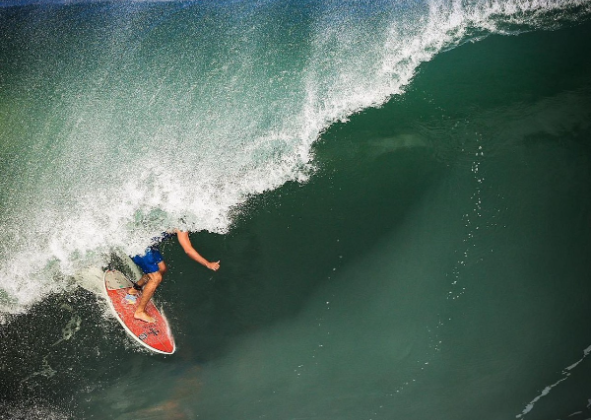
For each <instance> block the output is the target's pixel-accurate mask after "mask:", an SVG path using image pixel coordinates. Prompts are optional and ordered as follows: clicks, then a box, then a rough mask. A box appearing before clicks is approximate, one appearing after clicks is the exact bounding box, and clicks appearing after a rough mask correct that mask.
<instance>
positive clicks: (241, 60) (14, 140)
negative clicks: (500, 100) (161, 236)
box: [0, 0, 591, 314]
mask: <svg viewBox="0 0 591 420" xmlns="http://www.w3.org/2000/svg"><path fill="white" fill-rule="evenodd" d="M24 3H26V2H13V3H12V5H18V6H22V5H23V4H24ZM59 3H60V2H48V3H47V4H45V5H38V6H27V7H5V8H2V9H0V28H2V29H0V32H1V34H2V38H3V40H5V42H3V43H2V44H3V45H2V46H1V47H0V60H1V61H2V62H3V63H6V65H3V66H2V68H0V86H1V89H0V92H2V93H1V97H2V101H1V102H0V121H1V122H2V123H1V138H2V141H1V143H0V152H1V153H0V168H1V169H2V172H3V177H2V178H1V179H0V224H1V226H2V232H4V241H3V243H2V246H1V247H0V313H4V314H7V313H19V312H23V311H26V310H27V308H28V307H29V306H30V305H31V304H33V303H35V302H37V301H39V299H41V298H42V297H43V296H44V295H45V294H46V293H48V292H51V291H59V290H62V289H63V288H64V287H67V286H68V285H69V284H70V280H68V276H69V275H71V274H74V273H75V272H76V271H77V270H79V269H81V268H82V267H85V266H88V265H93V264H100V263H101V262H102V260H103V258H104V257H103V255H104V253H105V252H107V251H108V250H109V249H111V248H113V247H119V248H123V249H124V250H125V251H127V252H129V253H133V252H139V251H140V250H141V249H143V248H144V247H145V246H146V245H147V244H148V242H149V240H150V239H149V238H152V237H154V236H155V235H157V234H158V233H160V232H162V231H163V230H166V229H169V228H171V227H182V228H186V229H191V230H208V231H211V232H218V233H224V232H227V231H228V229H230V227H231V224H232V216H231V215H232V214H234V212H235V211H236V209H239V207H240V205H241V204H242V203H244V202H245V200H246V199H247V198H248V197H249V196H251V195H256V194H260V193H262V192H264V191H267V190H272V189H275V188H278V187H279V186H281V185H283V184H284V183H286V182H288V181H297V182H305V181H306V179H308V177H309V176H310V175H311V174H312V173H313V170H314V160H313V153H312V145H313V143H314V142H315V141H316V140H317V139H318V137H319V136H320V135H321V133H322V132H323V131H324V130H325V129H326V128H327V127H328V126H329V125H330V124H332V123H334V122H336V121H344V120H346V119H347V118H348V117H349V116H350V115H351V114H353V113H355V112H358V111H360V110H362V109H365V108H368V107H374V106H380V105H381V104H383V103H385V102H386V101H388V100H389V99H390V98H391V97H392V96H393V95H400V94H403V93H404V89H405V87H406V86H407V85H408V84H409V83H410V82H411V80H412V78H413V76H414V74H415V72H416V71H417V68H418V67H419V65H420V64H421V63H422V62H425V61H428V60H430V59H431V58H432V57H433V56H434V55H436V54H438V53H440V52H442V51H445V50H446V49H450V48H453V47H455V46H457V45H459V44H461V43H464V42H467V41H475V40H478V39H479V38H481V37H484V36H486V35H488V34H490V33H505V34H517V33H519V32H521V31H526V30H537V29H554V28H555V27H556V26H557V25H563V24H565V22H572V21H576V20H578V19H584V18H586V17H587V16H588V15H589V12H590V11H591V6H590V4H591V3H590V2H588V1H578V0H577V1H575V0H573V1H561V2H556V1H516V0H511V1H505V0H499V1H481V2H478V1H475V2H465V1H439V0H432V1H424V2H415V1H407V2H398V1H396V2H394V1H378V2H374V1H367V2H355V3H352V4H343V3H342V2H339V1H323V2H313V3H312V2H293V3H292V4H286V3H284V2H278V1H267V2H257V3H255V4H250V2H223V3H211V4H203V3H197V4H195V3H178V2H164V3H162V2H136V3H133V4H126V5H119V4H108V3H106V4H105V3H94V2H79V4H76V5H71V4H68V5H64V4H59ZM68 3H70V2H68ZM8 5H9V6H10V5H11V4H10V3H9V4H8Z"/></svg>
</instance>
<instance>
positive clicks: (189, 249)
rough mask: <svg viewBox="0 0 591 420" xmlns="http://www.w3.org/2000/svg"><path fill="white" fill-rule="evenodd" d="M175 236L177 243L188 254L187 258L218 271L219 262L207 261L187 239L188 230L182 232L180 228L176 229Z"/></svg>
mask: <svg viewBox="0 0 591 420" xmlns="http://www.w3.org/2000/svg"><path fill="white" fill-rule="evenodd" d="M177 238H178V240H179V244H181V247H182V248H183V250H184V251H185V253H186V254H187V255H188V256H189V258H191V259H193V260H195V261H197V262H198V263H199V264H201V265H204V266H205V267H207V268H209V269H210V270H213V271H218V270H219V268H220V262H219V261H217V262H210V261H207V260H206V259H205V258H203V257H202V256H201V254H199V253H198V252H197V251H196V250H195V248H193V245H192V244H191V240H190V239H189V232H183V231H181V230H177Z"/></svg>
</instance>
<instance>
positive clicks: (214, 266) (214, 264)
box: [205, 261, 220, 271]
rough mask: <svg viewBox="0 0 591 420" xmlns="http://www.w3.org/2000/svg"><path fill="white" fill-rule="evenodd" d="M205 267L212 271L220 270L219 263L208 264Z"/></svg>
mask: <svg viewBox="0 0 591 420" xmlns="http://www.w3.org/2000/svg"><path fill="white" fill-rule="evenodd" d="M205 266H206V267H207V268H209V269H210V270H212V271H218V270H219V269H220V262H219V261H216V262H208V263H207V264H206V265H205Z"/></svg>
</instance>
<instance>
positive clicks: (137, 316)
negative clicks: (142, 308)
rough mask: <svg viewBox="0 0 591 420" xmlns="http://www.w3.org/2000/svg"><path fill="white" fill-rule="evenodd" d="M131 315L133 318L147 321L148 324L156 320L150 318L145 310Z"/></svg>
mask: <svg viewBox="0 0 591 420" xmlns="http://www.w3.org/2000/svg"><path fill="white" fill-rule="evenodd" d="M133 317H134V318H135V319H139V320H140V321H144V322H147V323H149V324H152V323H154V322H156V319H154V318H152V317H151V316H150V315H148V314H147V313H145V312H136V313H134V314H133Z"/></svg>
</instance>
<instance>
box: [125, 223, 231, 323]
mask: <svg viewBox="0 0 591 420" xmlns="http://www.w3.org/2000/svg"><path fill="white" fill-rule="evenodd" d="M174 233H175V234H176V236H177V239H178V241H179V244H180V245H181V247H182V248H183V250H184V251H185V253H186V254H187V255H188V256H189V258H191V259H193V260H195V261H197V262H198V263H199V264H201V265H203V266H205V267H207V268H209V269H210V270H212V271H218V270H219V268H220V262H219V261H217V262H210V261H208V260H207V259H205V258H203V257H202V256H201V255H200V254H199V253H198V252H197V251H196V250H195V248H193V245H192V244H191V240H190V239H189V232H185V231H182V230H178V229H175V231H174ZM169 236H172V235H171V234H167V235H165V236H164V237H163V238H161V240H162V239H166V238H167V237H169ZM132 260H133V262H135V263H136V264H137V265H138V266H139V267H140V268H141V269H142V271H143V272H144V275H143V276H142V278H141V279H139V280H138V282H137V283H135V284H134V286H133V287H131V288H130V289H129V290H128V292H127V293H128V294H129V295H131V296H132V297H133V298H135V299H133V298H132V299H133V300H134V301H135V300H137V294H138V293H139V291H140V290H142V289H143V293H142V296H141V298H140V303H139V304H138V306H137V308H136V310H135V313H134V315H133V317H134V318H135V319H139V320H141V321H144V322H154V321H155V320H154V318H152V317H151V316H150V315H148V314H147V313H146V305H147V304H148V302H149V301H150V299H152V296H154V292H155V291H156V288H157V287H158V285H159V284H160V283H161V282H162V278H163V276H164V273H166V269H167V267H166V263H165V262H164V260H163V258H162V255H161V254H160V251H159V250H158V245H153V246H151V247H149V248H148V249H147V250H146V253H145V254H144V255H136V256H135V257H133V258H132Z"/></svg>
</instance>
